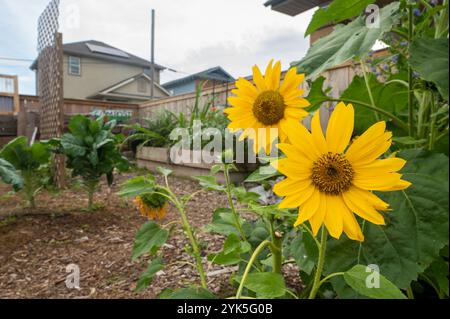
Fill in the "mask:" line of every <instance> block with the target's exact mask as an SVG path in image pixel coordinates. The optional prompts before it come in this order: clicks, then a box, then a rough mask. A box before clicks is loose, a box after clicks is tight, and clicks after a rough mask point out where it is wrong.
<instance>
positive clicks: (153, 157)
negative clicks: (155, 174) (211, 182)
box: [136, 147, 256, 183]
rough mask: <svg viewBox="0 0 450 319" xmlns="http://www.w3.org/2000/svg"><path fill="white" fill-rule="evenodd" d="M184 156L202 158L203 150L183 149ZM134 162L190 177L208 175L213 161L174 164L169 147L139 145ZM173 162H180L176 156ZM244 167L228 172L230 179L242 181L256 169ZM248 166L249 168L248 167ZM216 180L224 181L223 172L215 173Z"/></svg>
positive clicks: (250, 166)
mask: <svg viewBox="0 0 450 319" xmlns="http://www.w3.org/2000/svg"><path fill="white" fill-rule="evenodd" d="M184 152H185V156H187V155H189V158H191V159H192V158H193V156H195V157H196V158H199V159H201V158H202V156H201V155H202V152H204V151H195V152H194V151H187V150H185V151H184ZM203 155H206V156H212V154H210V153H203ZM214 156H220V153H217V154H214ZM136 162H137V165H138V167H143V168H147V169H149V170H151V171H156V168H157V167H158V166H161V167H166V168H169V169H171V170H172V171H173V175H175V176H179V177H192V176H205V175H209V173H210V170H211V167H212V166H213V165H215V163H211V164H209V163H180V164H175V163H173V162H172V161H171V160H170V149H169V148H161V147H139V148H138V150H137V153H136ZM174 162H180V161H179V160H177V158H176V159H175V160H174ZM246 168H247V169H246ZM246 168H240V171H239V172H230V179H231V181H232V182H234V183H239V182H242V181H244V180H245V179H246V177H247V176H248V175H249V174H250V173H251V171H252V170H254V169H256V164H255V165H246ZM248 168H250V169H248ZM216 177H217V180H218V181H219V182H221V183H224V182H225V176H224V175H223V172H220V173H218V174H217V175H216Z"/></svg>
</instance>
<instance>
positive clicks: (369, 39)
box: [292, 2, 400, 78]
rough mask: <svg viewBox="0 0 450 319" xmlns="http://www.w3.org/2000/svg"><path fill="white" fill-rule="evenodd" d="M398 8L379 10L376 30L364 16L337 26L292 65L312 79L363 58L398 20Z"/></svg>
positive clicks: (395, 5) (395, 3) (397, 3)
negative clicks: (355, 59) (328, 70)
mask: <svg viewBox="0 0 450 319" xmlns="http://www.w3.org/2000/svg"><path fill="white" fill-rule="evenodd" d="M398 9H399V2H393V3H391V4H389V5H387V6H385V7H384V8H382V9H380V20H379V22H380V24H379V28H377V27H373V26H371V25H369V26H367V24H366V17H365V16H360V17H358V18H356V19H355V20H354V21H352V22H350V23H349V24H347V25H337V26H336V27H335V29H334V30H333V32H332V33H331V34H329V35H327V36H325V37H323V38H321V39H319V40H318V41H317V42H315V43H314V44H313V45H312V46H311V48H310V49H309V50H308V53H307V54H306V56H305V57H304V58H303V59H302V60H300V61H298V62H293V63H292V66H295V67H297V68H298V70H299V72H301V73H306V74H307V75H308V77H310V78H314V77H315V76H317V75H319V74H321V73H322V72H324V71H326V70H327V69H329V68H332V67H334V66H337V65H340V64H342V63H344V62H347V61H350V60H352V59H354V58H357V57H360V58H361V57H364V56H365V55H366V54H367V53H368V52H369V51H370V50H371V49H372V47H373V45H374V44H375V42H376V41H377V40H378V39H380V38H381V36H382V35H383V34H384V33H386V32H388V31H390V30H391V28H392V26H393V25H394V24H395V23H397V22H398V21H399V18H400V14H399V10H398Z"/></svg>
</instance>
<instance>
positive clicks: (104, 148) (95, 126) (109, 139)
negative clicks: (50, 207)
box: [50, 115, 128, 210]
mask: <svg viewBox="0 0 450 319" xmlns="http://www.w3.org/2000/svg"><path fill="white" fill-rule="evenodd" d="M115 124H116V122H115V121H111V122H107V123H104V118H103V117H99V118H98V119H96V120H92V119H89V118H87V117H85V116H82V115H77V116H75V117H73V118H72V119H71V120H70V123H69V126H68V128H69V133H66V134H64V135H63V136H62V137H61V138H60V139H54V140H52V141H51V142H50V144H51V145H53V146H56V150H55V151H56V152H59V153H62V154H65V155H66V156H67V167H68V168H69V169H72V176H74V177H75V176H80V177H81V179H82V182H83V186H84V188H85V189H86V191H87V193H88V210H92V209H93V208H94V193H95V191H96V189H97V187H98V184H99V182H100V178H101V177H102V176H103V175H106V178H107V181H108V184H109V185H112V183H113V179H114V175H113V172H114V169H115V168H117V169H119V170H121V171H123V170H126V169H127V168H128V160H127V159H126V158H125V157H123V156H122V155H121V153H120V151H119V147H118V143H119V138H118V137H117V136H115V135H114V134H113V133H112V132H111V131H112V129H113V128H114V126H115Z"/></svg>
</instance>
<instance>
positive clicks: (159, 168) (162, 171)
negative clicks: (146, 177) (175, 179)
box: [156, 166, 173, 177]
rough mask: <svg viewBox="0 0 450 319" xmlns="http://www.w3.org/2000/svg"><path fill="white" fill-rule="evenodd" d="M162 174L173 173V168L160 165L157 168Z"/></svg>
mask: <svg viewBox="0 0 450 319" xmlns="http://www.w3.org/2000/svg"><path fill="white" fill-rule="evenodd" d="M156 170H157V171H158V172H159V173H160V174H162V175H163V176H166V177H167V176H169V175H170V174H172V172H173V171H172V170H171V169H168V168H165V167H161V166H158V168H157V169H156Z"/></svg>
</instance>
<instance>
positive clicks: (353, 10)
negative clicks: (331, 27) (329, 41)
mask: <svg viewBox="0 0 450 319" xmlns="http://www.w3.org/2000/svg"><path fill="white" fill-rule="evenodd" d="M374 2H375V0H334V1H332V2H331V4H330V5H329V6H326V7H320V8H319V9H318V10H317V11H316V12H315V13H314V16H313V18H312V20H311V22H310V23H309V26H308V28H307V29H306V32H305V36H307V35H309V34H311V33H313V32H314V31H316V30H317V29H320V28H322V27H324V26H326V25H328V24H337V23H339V22H342V21H345V20H347V19H350V18H353V17H356V16H359V15H360V14H362V13H363V12H364V11H365V8H366V7H367V6H368V5H369V4H371V3H374Z"/></svg>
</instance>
